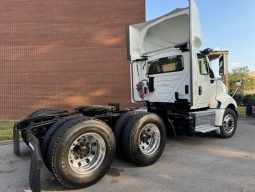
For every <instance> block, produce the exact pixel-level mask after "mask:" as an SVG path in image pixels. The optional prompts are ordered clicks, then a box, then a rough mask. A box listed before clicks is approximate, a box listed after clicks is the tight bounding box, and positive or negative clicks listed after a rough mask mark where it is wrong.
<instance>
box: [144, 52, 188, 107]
mask: <svg viewBox="0 0 255 192" xmlns="http://www.w3.org/2000/svg"><path fill="white" fill-rule="evenodd" d="M188 59H189V54H188V53H179V54H175V55H172V56H164V57H160V58H159V59H153V60H151V61H149V62H148V72H147V74H148V77H149V79H151V81H153V85H154V86H153V87H154V90H153V91H152V92H150V94H149V95H148V100H149V101H151V102H169V103H173V102H175V93H176V92H177V93H178V94H179V97H180V98H181V99H186V100H187V101H190V94H189V87H190V83H189V82H190V75H189V71H190V69H189V64H187V61H188ZM185 61H186V62H185Z"/></svg>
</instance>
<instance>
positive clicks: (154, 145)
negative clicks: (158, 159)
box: [139, 123, 160, 155]
mask: <svg viewBox="0 0 255 192" xmlns="http://www.w3.org/2000/svg"><path fill="white" fill-rule="evenodd" d="M139 139H140V140H139V148H140V150H141V152H142V153H143V154H145V155H151V154H153V153H154V152H155V151H156V150H157V149H158V147H159V145H160V131H159V128H158V126H157V125H155V124H152V123H150V124H147V125H145V126H144V127H143V128H142V130H141V133H140V137H139Z"/></svg>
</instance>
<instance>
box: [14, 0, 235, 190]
mask: <svg viewBox="0 0 255 192" xmlns="http://www.w3.org/2000/svg"><path fill="white" fill-rule="evenodd" d="M127 31H128V33H127V34H128V52H129V54H128V56H129V59H130V61H131V64H130V69H131V70H130V74H131V77H130V79H131V91H132V100H133V102H142V103H144V104H145V107H143V108H137V109H135V108H128V109H123V110H120V109H119V105H118V104H110V105H109V106H98V105H92V106H81V107H78V108H76V109H75V110H74V111H73V112H68V111H59V110H55V109H39V110H37V111H34V112H33V113H31V114H30V115H29V116H28V117H26V118H25V119H23V120H22V121H20V122H18V123H16V124H15V126H14V129H13V130H14V152H15V153H16V154H18V155H19V154H20V150H19V132H21V135H22V138H23V140H24V142H25V143H26V144H27V145H28V146H29V147H30V148H31V152H32V153H31V154H32V157H31V158H32V159H31V165H30V180H29V181H30V187H31V189H32V191H35V192H37V191H41V185H40V169H41V167H42V163H43V162H44V163H45V165H46V166H47V168H48V169H49V170H50V171H51V172H52V173H53V175H54V176H55V177H56V179H57V180H58V181H59V182H60V183H61V184H63V185H64V186H66V187H68V188H81V187H87V186H89V185H92V184H94V183H96V182H97V181H98V180H99V179H101V178H102V177H103V176H104V175H105V173H106V172H107V171H108V170H109V168H110V166H111V164H112V161H113V159H114V157H115V150H116V149H117V151H118V152H119V153H121V154H123V155H124V156H125V157H126V158H127V159H128V160H130V161H131V162H133V163H134V164H136V165H138V166H147V165H151V164H153V163H154V162H156V161H157V160H158V159H159V157H160V156H161V154H162V153H163V151H164V148H165V143H166V135H167V130H174V131H177V130H182V131H183V132H185V133H186V134H187V135H190V136H192V135H193V134H195V133H208V132H216V133H217V134H218V135H219V136H220V137H222V138H229V137H231V136H233V135H234V133H235V130H236V126H237V117H238V114H237V105H236V102H235V101H234V100H233V98H232V97H230V96H229V95H228V94H227V91H226V87H225V85H224V84H223V82H222V81H220V80H219V79H218V78H216V75H215V74H214V73H213V71H212V68H211V61H212V60H214V59H219V72H220V74H219V75H221V76H223V75H225V74H226V72H227V63H228V52H227V51H213V50H211V49H205V50H199V48H200V46H201V42H202V40H201V32H200V22H199V14H198V9H197V6H196V4H195V2H194V1H193V0H190V1H189V7H187V8H182V9H175V10H174V11H172V12H170V13H168V14H166V15H164V16H162V17H159V18H157V19H154V20H151V21H148V22H144V23H140V24H135V25H130V26H129V27H128V30H127Z"/></svg>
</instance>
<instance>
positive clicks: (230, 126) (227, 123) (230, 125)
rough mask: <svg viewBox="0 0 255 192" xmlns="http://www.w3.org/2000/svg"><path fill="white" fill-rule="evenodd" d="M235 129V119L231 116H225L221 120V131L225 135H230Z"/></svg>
mask: <svg viewBox="0 0 255 192" xmlns="http://www.w3.org/2000/svg"><path fill="white" fill-rule="evenodd" d="M234 128H235V119H234V117H233V116H232V115H231V114H227V115H226V116H225V117H224V119H223V129H224V131H225V133H226V134H231V133H232V132H233V131H234Z"/></svg>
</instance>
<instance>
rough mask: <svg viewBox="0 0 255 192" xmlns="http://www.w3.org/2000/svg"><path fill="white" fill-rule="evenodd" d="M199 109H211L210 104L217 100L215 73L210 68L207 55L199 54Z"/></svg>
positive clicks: (197, 86)
mask: <svg viewBox="0 0 255 192" xmlns="http://www.w3.org/2000/svg"><path fill="white" fill-rule="evenodd" d="M195 65H197V69H198V72H197V85H196V86H195V87H196V89H197V102H196V104H197V108H203V107H209V106H210V102H211V101H212V100H213V99H214V98H215V94H216V81H215V79H214V78H215V77H214V74H213V71H212V70H211V68H210V64H209V60H208V58H207V56H206V55H203V54H200V53H198V54H197V61H196V63H195Z"/></svg>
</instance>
